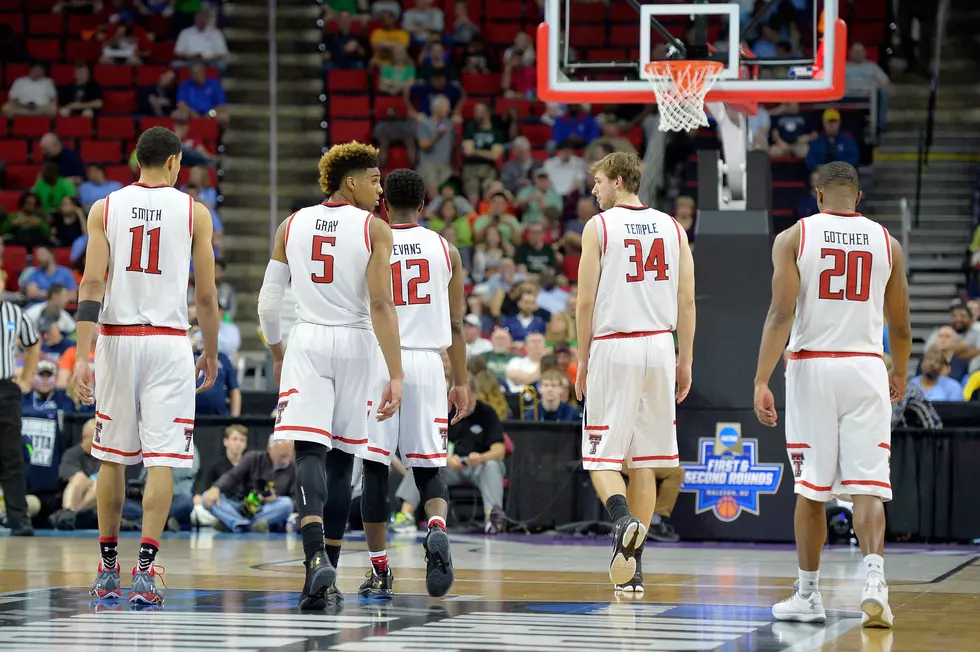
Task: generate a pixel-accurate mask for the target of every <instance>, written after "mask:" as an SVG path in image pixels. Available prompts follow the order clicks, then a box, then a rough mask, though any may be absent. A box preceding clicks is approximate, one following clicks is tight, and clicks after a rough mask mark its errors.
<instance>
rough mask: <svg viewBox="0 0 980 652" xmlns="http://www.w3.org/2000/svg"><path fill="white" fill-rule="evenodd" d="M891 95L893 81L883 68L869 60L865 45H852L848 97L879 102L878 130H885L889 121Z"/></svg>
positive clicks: (848, 64) (848, 69)
mask: <svg viewBox="0 0 980 652" xmlns="http://www.w3.org/2000/svg"><path fill="white" fill-rule="evenodd" d="M890 93H891V80H889V79H888V75H886V74H885V71H884V70H882V69H881V67H880V66H879V65H878V64H877V63H875V62H874V61H871V60H870V59H868V52H867V50H865V49H864V44H863V43H854V44H853V45H851V49H850V52H849V57H848V61H847V96H848V97H854V96H858V97H865V96H867V97H870V96H871V95H875V96H876V99H877V101H878V115H877V118H878V130H879V131H884V130H885V122H886V121H887V120H888V99H889V95H890Z"/></svg>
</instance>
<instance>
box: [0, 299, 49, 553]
mask: <svg viewBox="0 0 980 652" xmlns="http://www.w3.org/2000/svg"><path fill="white" fill-rule="evenodd" d="M18 340H20V344H21V345H23V347H24V349H25V351H26V353H25V355H24V368H23V369H22V370H21V373H20V377H19V378H18V377H17V365H16V360H15V359H16V357H17V341H18ZM40 354H41V344H40V341H39V339H38V336H37V331H36V330H35V329H34V324H32V323H31V320H30V319H28V318H27V316H26V315H24V311H23V310H21V307H20V306H18V305H16V304H13V303H10V302H8V301H0V488H2V489H3V496H4V501H5V502H6V504H7V525H8V527H10V530H11V534H12V535H14V536H33V535H34V529H33V528H32V527H31V521H30V519H29V518H28V517H27V481H26V478H25V475H24V444H23V441H22V439H21V422H20V401H21V396H22V394H23V393H24V392H28V391H30V389H31V381H32V380H33V379H34V372H35V370H36V369H37V360H38V357H39V356H40Z"/></svg>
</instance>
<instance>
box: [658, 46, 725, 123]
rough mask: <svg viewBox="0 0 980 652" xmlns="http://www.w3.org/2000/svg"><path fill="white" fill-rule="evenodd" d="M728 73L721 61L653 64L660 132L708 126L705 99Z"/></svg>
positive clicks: (659, 62) (662, 62) (661, 62)
mask: <svg viewBox="0 0 980 652" xmlns="http://www.w3.org/2000/svg"><path fill="white" fill-rule="evenodd" d="M724 70H725V66H724V64H722V63H720V62H718V61H653V62H651V63H648V64H647V65H646V72H647V74H648V77H647V79H648V81H649V82H650V84H651V85H652V86H653V92H654V93H655V94H656V96H657V105H658V106H659V109H660V131H691V130H692V129H697V128H698V127H707V126H708V116H707V115H705V112H704V97H705V95H707V94H708V91H710V90H711V87H712V86H714V84H715V82H716V81H717V80H718V77H720V76H721V73H722V72H723V71H724Z"/></svg>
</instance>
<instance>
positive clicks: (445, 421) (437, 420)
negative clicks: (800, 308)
mask: <svg viewBox="0 0 980 652" xmlns="http://www.w3.org/2000/svg"><path fill="white" fill-rule="evenodd" d="M433 421H435V422H436V423H449V419H433Z"/></svg>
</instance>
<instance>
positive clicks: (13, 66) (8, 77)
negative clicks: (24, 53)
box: [4, 63, 30, 86]
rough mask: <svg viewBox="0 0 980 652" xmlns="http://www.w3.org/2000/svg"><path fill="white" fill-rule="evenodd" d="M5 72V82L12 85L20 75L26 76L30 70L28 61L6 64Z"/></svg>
mask: <svg viewBox="0 0 980 652" xmlns="http://www.w3.org/2000/svg"><path fill="white" fill-rule="evenodd" d="M4 72H5V74H4V83H6V85H7V86H10V85H11V84H13V83H14V81H15V80H17V79H19V78H20V77H26V76H27V74H28V73H29V72H30V68H28V67H27V64H26V63H8V64H7V65H6V66H5V70H4Z"/></svg>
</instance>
